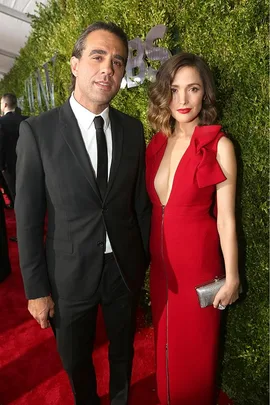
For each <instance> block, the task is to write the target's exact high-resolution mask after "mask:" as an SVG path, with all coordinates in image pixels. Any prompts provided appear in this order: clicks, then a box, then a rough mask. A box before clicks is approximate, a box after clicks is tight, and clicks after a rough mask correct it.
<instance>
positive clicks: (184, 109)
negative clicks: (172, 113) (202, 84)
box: [177, 108, 191, 114]
mask: <svg viewBox="0 0 270 405" xmlns="http://www.w3.org/2000/svg"><path fill="white" fill-rule="evenodd" d="M177 111H178V112H179V113H180V114H188V113H189V112H190V111H191V108H179V110H177Z"/></svg>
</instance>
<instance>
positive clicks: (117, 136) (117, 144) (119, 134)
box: [105, 107, 123, 198]
mask: <svg viewBox="0 0 270 405" xmlns="http://www.w3.org/2000/svg"><path fill="white" fill-rule="evenodd" d="M109 117H110V122H111V129H112V164H111V170H110V177H109V182H108V187H107V192H106V196H107V195H108V193H109V192H110V190H111V187H112V185H113V182H114V180H115V178H116V174H117V169H118V167H119V164H120V160H121V155H122V148H123V127H122V125H121V123H120V121H119V117H117V111H116V110H114V109H113V108H112V107H110V111H109ZM106 196H105V198H106Z"/></svg>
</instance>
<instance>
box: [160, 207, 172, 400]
mask: <svg viewBox="0 0 270 405" xmlns="http://www.w3.org/2000/svg"><path fill="white" fill-rule="evenodd" d="M161 209H162V220H161V257H162V264H163V270H164V274H165V277H166V389H167V405H170V403H171V400H170V380H169V316H168V315H169V304H168V291H169V286H168V275H167V273H166V268H165V260H164V211H165V205H162V206H161Z"/></svg>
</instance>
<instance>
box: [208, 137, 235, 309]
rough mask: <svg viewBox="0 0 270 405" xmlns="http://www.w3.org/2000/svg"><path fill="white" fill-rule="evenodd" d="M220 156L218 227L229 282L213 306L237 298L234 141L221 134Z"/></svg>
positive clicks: (218, 149)
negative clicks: (220, 180)
mask: <svg viewBox="0 0 270 405" xmlns="http://www.w3.org/2000/svg"><path fill="white" fill-rule="evenodd" d="M217 160H218V162H219V164H220V167H221V168H222V170H223V172H224V174H225V176H226V177H227V179H226V180H225V181H223V182H222V183H220V184H218V185H217V228H218V233H219V237H220V244H221V249H222V253H223V257H224V262H225V271H226V283H225V285H224V286H223V287H222V288H221V289H220V290H219V292H218V294H217V295H216V297H215V300H214V303H213V305H214V307H215V308H216V307H218V304H222V305H224V306H226V305H229V304H232V303H233V302H234V301H236V300H237V299H238V293H239V273H238V247H237V237H236V224H235V192H236V173H237V167H236V158H235V153H234V148H233V144H232V142H231V141H230V140H229V139H228V138H226V137H222V138H221V139H220V141H219V143H218V148H217Z"/></svg>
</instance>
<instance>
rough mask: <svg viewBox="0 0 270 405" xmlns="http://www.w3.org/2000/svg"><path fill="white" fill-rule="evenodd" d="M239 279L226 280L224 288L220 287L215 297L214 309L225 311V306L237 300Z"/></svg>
mask: <svg viewBox="0 0 270 405" xmlns="http://www.w3.org/2000/svg"><path fill="white" fill-rule="evenodd" d="M239 285H240V281H239V278H236V279H235V280H230V281H228V280H226V282H225V284H224V286H222V287H221V288H220V290H219V292H218V293H217V295H216V296H215V299H214V302H213V306H214V308H219V306H221V307H220V308H219V309H225V308H226V306H227V305H230V304H232V303H233V302H235V301H236V300H238V298H239Z"/></svg>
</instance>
